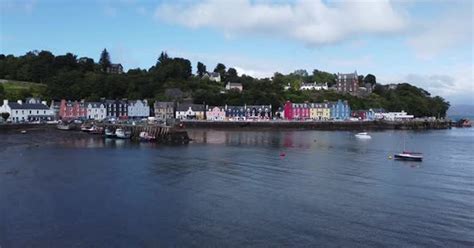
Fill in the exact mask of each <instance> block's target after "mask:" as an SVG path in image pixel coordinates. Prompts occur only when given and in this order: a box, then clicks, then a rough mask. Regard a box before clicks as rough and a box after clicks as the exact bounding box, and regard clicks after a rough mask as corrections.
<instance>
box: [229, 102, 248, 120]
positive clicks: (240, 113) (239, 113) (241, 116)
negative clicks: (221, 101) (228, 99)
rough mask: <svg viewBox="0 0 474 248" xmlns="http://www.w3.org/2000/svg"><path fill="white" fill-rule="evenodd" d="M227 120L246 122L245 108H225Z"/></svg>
mask: <svg viewBox="0 0 474 248" xmlns="http://www.w3.org/2000/svg"><path fill="white" fill-rule="evenodd" d="M225 118H226V119H227V120H235V121H236V120H245V106H227V105H226V106H225Z"/></svg>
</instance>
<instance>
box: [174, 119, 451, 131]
mask: <svg viewBox="0 0 474 248" xmlns="http://www.w3.org/2000/svg"><path fill="white" fill-rule="evenodd" d="M181 124H182V127H183V128H214V129H242V130H245V129H248V130H252V129H302V130H327V131H337V130H345V131H348V130H349V131H351V130H355V131H365V130H428V129H448V128H451V122H450V121H441V120H436V121H406V122H395V121H391V122H389V121H235V122H231V121H189V120H186V121H181Z"/></svg>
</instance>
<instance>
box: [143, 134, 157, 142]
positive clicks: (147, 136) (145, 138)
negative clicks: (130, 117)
mask: <svg viewBox="0 0 474 248" xmlns="http://www.w3.org/2000/svg"><path fill="white" fill-rule="evenodd" d="M155 139H156V138H155V136H153V135H151V134H149V133H148V132H140V140H141V141H154V140H155Z"/></svg>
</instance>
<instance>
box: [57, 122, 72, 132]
mask: <svg viewBox="0 0 474 248" xmlns="http://www.w3.org/2000/svg"><path fill="white" fill-rule="evenodd" d="M56 128H57V129H59V130H70V129H71V126H70V125H68V124H65V123H59V124H58V125H57V126H56Z"/></svg>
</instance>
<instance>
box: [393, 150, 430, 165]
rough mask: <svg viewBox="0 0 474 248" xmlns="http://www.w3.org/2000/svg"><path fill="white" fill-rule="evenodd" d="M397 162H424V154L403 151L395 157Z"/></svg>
mask: <svg viewBox="0 0 474 248" xmlns="http://www.w3.org/2000/svg"><path fill="white" fill-rule="evenodd" d="M394 158H395V159H396V160H405V161H419V162H421V161H423V154H422V153H419V152H407V151H403V152H402V153H398V154H395V155H394Z"/></svg>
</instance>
